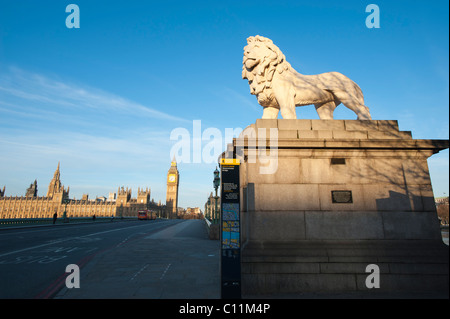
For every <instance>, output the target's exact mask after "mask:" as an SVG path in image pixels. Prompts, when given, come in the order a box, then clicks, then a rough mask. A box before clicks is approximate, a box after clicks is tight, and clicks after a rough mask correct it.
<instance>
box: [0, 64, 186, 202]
mask: <svg viewBox="0 0 450 319" xmlns="http://www.w3.org/2000/svg"><path fill="white" fill-rule="evenodd" d="M180 123H183V124H184V123H190V122H189V121H188V120H186V119H183V118H180V117H177V116H174V115H172V114H169V113H166V112H162V111H160V110H157V109H154V108H151V107H148V106H145V105H143V104H140V103H137V102H134V101H131V100H130V99H128V98H125V97H121V96H119V95H117V94H113V93H109V92H105V91H103V90H100V89H97V88H92V87H88V86H85V85H80V84H73V83H69V82H68V81H64V80H61V79H59V78H57V77H53V76H52V77H50V76H44V75H40V74H35V73H30V72H27V71H24V70H21V69H17V68H10V69H9V70H8V72H5V73H2V74H0V183H1V185H2V186H3V185H6V187H7V189H8V194H9V195H15V194H18V195H20V194H21V193H22V192H23V189H22V188H23V187H24V185H25V186H27V185H26V184H27V183H29V182H30V181H29V180H31V179H34V178H38V182H39V185H42V186H43V187H42V188H41V192H40V194H41V195H42V194H43V193H45V187H46V180H48V179H49V178H51V175H52V174H53V170H54V168H53V167H56V166H55V165H56V163H57V162H58V161H61V164H62V165H63V167H64V176H65V178H64V180H63V182H64V184H65V185H69V186H71V196H76V197H79V196H81V194H82V193H83V192H85V191H87V190H83V189H82V187H80V185H86V184H89V185H91V187H92V188H93V189H100V188H101V187H102V189H110V191H111V187H112V188H113V189H112V190H114V187H117V186H118V185H122V184H123V183H129V182H131V181H141V180H142V181H147V183H148V184H144V183H143V184H142V185H141V186H151V184H150V181H152V180H154V179H156V178H159V175H161V178H162V183H163V184H164V174H161V172H162V170H161V167H164V169H165V167H166V165H167V163H170V158H169V151H170V150H169V149H170V146H171V144H170V129H171V127H172V126H174V125H180ZM155 174H156V175H155ZM24 183H25V184H24ZM104 185H109V186H108V187H105V186H104ZM77 190H79V192H78V193H76V191H77ZM74 191H75V193H74Z"/></svg>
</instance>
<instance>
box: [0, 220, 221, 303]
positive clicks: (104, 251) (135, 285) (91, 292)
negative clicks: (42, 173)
mask: <svg viewBox="0 0 450 319" xmlns="http://www.w3.org/2000/svg"><path fill="white" fill-rule="evenodd" d="M205 232H206V230H205V228H204V221H201V220H188V221H184V220H154V221H127V222H120V221H114V222H111V223H89V224H79V225H52V226H42V227H30V228H22V229H2V230H0V298H2V299H5V298H39V299H41V298H42V299H48V298H53V297H55V296H56V297H57V298H103V297H104V298H133V297H139V298H141V297H142V298H147V297H148V298H166V297H167V296H170V294H171V293H176V292H177V291H178V293H179V289H178V290H177V289H176V287H175V286H174V282H167V283H166V284H165V285H162V284H163V281H164V279H171V278H172V279H176V276H175V277H173V276H174V275H175V274H174V273H173V272H174V271H175V270H177V267H178V266H180V265H184V267H186V269H191V270H194V269H195V266H196V265H195V264H194V265H192V266H194V267H190V265H189V264H188V259H186V258H187V257H189V256H191V255H195V254H198V255H199V256H200V257H201V258H200V259H201V260H200V259H199V260H193V261H192V262H194V263H195V262H199V261H201V262H202V263H205V262H212V264H211V265H213V266H212V267H213V268H214V267H215V264H216V263H217V268H218V254H219V247H218V243H217V241H210V240H207V239H206V234H205ZM175 239H176V240H175ZM174 240H175V241H174ZM183 242H186V243H187V242H191V243H192V245H188V246H186V247H183V246H182V245H181V246H180V245H179V244H180V243H183ZM191 246H193V247H191ZM196 247H198V248H196ZM180 249H183V251H184V252H187V251H189V250H190V249H197V251H190V252H189V254H190V255H183V251H179V250H180ZM180 256H182V257H180ZM183 256H185V257H186V258H185V257H183ZM208 256H209V258H210V259H208ZM165 257H166V258H165ZM211 257H212V258H214V260H212V258H211ZM162 258H163V259H164V258H165V259H164V260H162ZM203 259H204V260H203ZM69 264H75V265H78V267H79V268H80V273H81V275H80V277H81V278H80V281H81V287H80V289H77V288H72V289H67V288H66V285H65V279H66V277H67V275H68V273H66V272H65V271H66V266H67V265H69ZM155 265H157V266H158V267H153V266H155ZM99 267H100V268H99ZM210 268H211V267H210ZM150 271H151V272H150ZM178 273H180V271H179V270H178ZM215 273H216V271H215V270H214V271H212V272H211V274H212V277H215ZM217 273H218V272H217ZM117 274H119V276H117ZM150 274H152V275H153V277H151V276H149V275H150ZM109 275H111V276H112V278H110V277H109ZM114 276H116V277H114ZM171 276H172V277H171ZM184 276H193V277H196V276H197V274H196V273H192V274H188V275H186V274H185V275H184ZM210 279H211V280H212V281H215V280H216V279H217V278H210ZM211 280H209V283H208V284H211ZM156 283H157V284H158V285H159V286H158V287H159V288H158V290H156V291H155V290H154V289H153V288H154V287H155V284H156ZM112 285H114V287H112ZM142 285H144V286H145V285H146V286H147V288H148V287H152V289H153V290H152V291H154V292H155V293H154V294H152V293H148V289H147V293H146V294H141V295H139V291H141V292H142V291H144V290H142ZM161 285H162V286H161ZM171 286H174V287H171ZM213 286H214V285H213ZM208 289H209V288H208ZM99 292H100V293H102V294H99Z"/></svg>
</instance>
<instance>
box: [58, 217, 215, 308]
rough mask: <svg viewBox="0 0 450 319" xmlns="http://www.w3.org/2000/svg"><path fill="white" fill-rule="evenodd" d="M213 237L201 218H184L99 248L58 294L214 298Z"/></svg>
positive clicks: (60, 297)
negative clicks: (73, 281) (73, 284)
mask: <svg viewBox="0 0 450 319" xmlns="http://www.w3.org/2000/svg"><path fill="white" fill-rule="evenodd" d="M219 253H220V246H219V241H217V240H209V239H208V235H207V232H206V228H205V222H204V221H203V220H185V221H181V222H176V223H174V224H173V225H172V226H170V227H167V228H165V229H162V230H160V231H158V232H154V233H151V234H148V233H147V234H144V235H142V236H135V237H133V238H132V239H130V240H126V239H125V240H124V241H122V242H120V243H119V244H117V245H116V246H115V247H114V249H109V250H107V251H104V252H99V253H98V254H97V255H96V256H95V257H94V258H93V259H92V260H91V261H90V262H89V263H88V264H87V265H86V266H84V267H83V268H82V269H81V271H80V288H71V289H69V288H66V287H64V288H63V289H61V290H60V291H59V293H58V294H56V296H55V297H54V298H58V299H78V298H83V299H97V298H107V299H113V298H121V299H123V298H151V299H200V298H201V299H210V298H214V299H217V298H220V273H219V258H220V256H219Z"/></svg>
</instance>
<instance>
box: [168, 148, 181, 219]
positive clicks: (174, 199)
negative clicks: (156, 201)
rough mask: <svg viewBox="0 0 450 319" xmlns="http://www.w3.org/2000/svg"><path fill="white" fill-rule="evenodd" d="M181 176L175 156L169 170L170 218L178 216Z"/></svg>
mask: <svg viewBox="0 0 450 319" xmlns="http://www.w3.org/2000/svg"><path fill="white" fill-rule="evenodd" d="M179 177H180V174H179V173H178V169H177V162H176V160H175V156H174V157H173V160H172V162H171V164H170V168H169V171H168V172H167V193H166V212H167V217H168V218H177V209H178V181H179Z"/></svg>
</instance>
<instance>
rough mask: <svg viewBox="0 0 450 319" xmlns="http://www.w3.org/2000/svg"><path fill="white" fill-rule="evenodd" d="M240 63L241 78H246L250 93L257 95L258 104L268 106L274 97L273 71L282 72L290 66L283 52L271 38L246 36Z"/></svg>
mask: <svg viewBox="0 0 450 319" xmlns="http://www.w3.org/2000/svg"><path fill="white" fill-rule="evenodd" d="M242 64H243V65H242V78H243V79H247V80H248V84H249V85H250V93H251V94H253V95H256V96H257V98H258V102H259V104H261V105H262V106H269V104H271V101H273V99H274V97H273V92H272V78H273V75H274V73H275V71H277V72H278V73H282V72H284V71H285V70H288V69H289V68H290V64H289V63H288V62H287V61H286V58H285V56H284V54H283V53H282V52H281V51H280V49H279V48H278V47H277V46H276V45H275V44H273V42H272V40H270V39H268V38H265V37H262V36H259V35H257V36H255V37H249V38H247V46H245V47H244V59H243V61H242Z"/></svg>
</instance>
